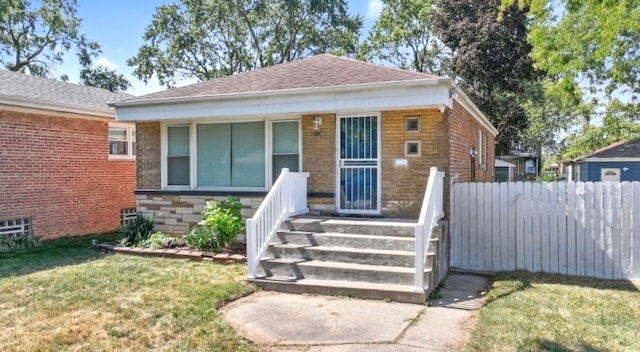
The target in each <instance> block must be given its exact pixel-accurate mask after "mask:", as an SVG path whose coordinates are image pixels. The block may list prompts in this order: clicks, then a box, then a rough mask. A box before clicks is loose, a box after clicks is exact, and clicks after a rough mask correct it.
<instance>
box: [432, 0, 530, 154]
mask: <svg viewBox="0 0 640 352" xmlns="http://www.w3.org/2000/svg"><path fill="white" fill-rule="evenodd" d="M499 5H500V0H489V1H476V0H438V1H436V3H435V8H436V15H435V16H434V17H433V24H434V26H435V28H436V30H437V32H438V35H439V37H440V39H441V40H442V42H443V43H444V44H445V45H446V46H447V47H449V48H450V49H451V51H452V54H453V58H452V72H453V74H454V76H455V77H456V78H458V81H459V82H460V85H461V86H462V87H463V89H465V91H466V92H467V93H468V94H469V96H470V97H471V98H472V100H473V101H474V102H475V103H476V105H478V107H479V108H480V110H482V111H483V112H484V113H485V115H487V117H488V118H489V119H490V120H491V122H492V123H493V124H494V126H496V128H497V129H498V131H499V133H500V134H499V135H498V140H497V141H496V142H497V145H496V150H497V153H498V154H506V153H508V152H509V151H510V150H511V149H512V148H513V147H514V146H516V145H519V144H520V139H519V137H520V136H521V131H524V130H526V129H527V127H528V119H529V116H528V113H527V111H526V109H525V108H524V107H523V104H522V96H523V95H524V94H525V93H526V92H527V89H528V87H529V86H530V84H531V82H534V81H536V80H537V79H538V77H539V74H540V73H539V72H538V71H536V70H535V69H534V68H533V63H532V60H531V58H530V57H529V53H530V52H531V45H530V44H529V43H528V42H527V36H528V25H529V18H528V17H527V9H520V8H518V7H516V6H510V7H508V8H505V10H504V11H503V20H502V21H498V14H499V11H498V9H499Z"/></svg>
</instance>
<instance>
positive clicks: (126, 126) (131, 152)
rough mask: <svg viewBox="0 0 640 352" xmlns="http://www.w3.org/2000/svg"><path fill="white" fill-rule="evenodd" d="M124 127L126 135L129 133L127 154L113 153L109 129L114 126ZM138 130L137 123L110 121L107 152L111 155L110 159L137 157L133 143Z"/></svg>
mask: <svg viewBox="0 0 640 352" xmlns="http://www.w3.org/2000/svg"><path fill="white" fill-rule="evenodd" d="M112 127H115V128H124V129H125V130H126V135H127V154H126V155H124V154H111V140H110V139H109V130H110V129H111V128H112ZM135 131H136V125H135V124H129V123H115V122H110V123H109V126H108V128H107V154H108V155H109V159H120V160H122V159H135V158H136V154H135V150H134V149H133V148H134V147H133V145H134V142H135V137H134V133H135Z"/></svg>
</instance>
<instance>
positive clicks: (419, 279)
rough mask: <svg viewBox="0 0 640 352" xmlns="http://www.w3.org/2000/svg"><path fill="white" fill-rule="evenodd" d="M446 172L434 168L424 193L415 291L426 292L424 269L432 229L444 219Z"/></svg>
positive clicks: (418, 225)
mask: <svg viewBox="0 0 640 352" xmlns="http://www.w3.org/2000/svg"><path fill="white" fill-rule="evenodd" d="M443 180H444V172H442V171H438V168H435V167H432V168H431V169H430V170H429V181H428V182H427V189H426V191H425V192H424V199H423V200H422V208H421V209H420V218H419V220H418V224H417V225H416V264H415V267H416V276H415V284H414V286H415V290H416V291H424V269H425V265H426V263H427V256H428V255H429V243H430V242H431V241H430V238H431V231H432V229H433V228H434V227H435V226H437V224H438V221H439V220H440V219H442V218H443V217H444V212H443V211H442V197H443V195H444V193H443Z"/></svg>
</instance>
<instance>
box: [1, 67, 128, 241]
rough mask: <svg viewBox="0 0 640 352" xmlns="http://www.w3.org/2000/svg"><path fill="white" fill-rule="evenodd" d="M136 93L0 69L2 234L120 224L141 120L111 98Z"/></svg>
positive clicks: (67, 232) (83, 230)
mask: <svg viewBox="0 0 640 352" xmlns="http://www.w3.org/2000/svg"><path fill="white" fill-rule="evenodd" d="M131 97H132V96H131V95H128V94H123V93H113V92H110V91H108V90H104V89H99V88H93V87H88V86H80V85H77V84H71V83H66V82H62V81H57V80H52V79H45V78H40V77H33V76H29V75H24V74H21V73H15V72H9V71H0V194H1V196H0V235H6V234H15V233H20V232H27V233H28V232H31V233H32V234H34V235H37V236H41V237H43V238H45V239H51V238H57V237H64V236H78V235H84V234H91V233H99V232H107V231H112V230H114V229H116V228H118V227H119V226H120V219H121V211H122V210H123V209H130V208H134V207H135V196H134V190H135V169H136V162H135V124H132V123H117V122H116V121H115V111H114V109H113V108H110V107H109V106H108V105H107V103H110V102H114V101H118V100H122V99H126V98H131Z"/></svg>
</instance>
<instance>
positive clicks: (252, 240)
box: [247, 219, 258, 279]
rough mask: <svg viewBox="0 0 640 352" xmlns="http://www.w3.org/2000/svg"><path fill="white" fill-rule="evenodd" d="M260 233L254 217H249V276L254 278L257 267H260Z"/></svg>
mask: <svg viewBox="0 0 640 352" xmlns="http://www.w3.org/2000/svg"><path fill="white" fill-rule="evenodd" d="M257 242H258V234H257V231H256V223H255V221H254V220H253V219H247V264H248V268H247V277H248V278H250V279H254V278H255V277H256V269H257V267H258V265H257V260H258V258H256V255H257V253H258V251H257V249H256V248H257V245H258V243H257Z"/></svg>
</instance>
